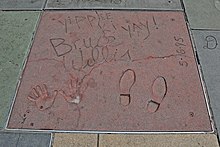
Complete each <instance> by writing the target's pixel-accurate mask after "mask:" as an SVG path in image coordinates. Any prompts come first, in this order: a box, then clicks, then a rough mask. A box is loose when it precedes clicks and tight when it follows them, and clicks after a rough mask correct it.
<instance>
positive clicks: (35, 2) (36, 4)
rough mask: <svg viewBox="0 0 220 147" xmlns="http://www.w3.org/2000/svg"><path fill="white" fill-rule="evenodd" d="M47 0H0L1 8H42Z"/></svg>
mask: <svg viewBox="0 0 220 147" xmlns="http://www.w3.org/2000/svg"><path fill="white" fill-rule="evenodd" d="M45 2H46V0H0V10H26V9H29V10H41V9H43V6H44V4H45Z"/></svg>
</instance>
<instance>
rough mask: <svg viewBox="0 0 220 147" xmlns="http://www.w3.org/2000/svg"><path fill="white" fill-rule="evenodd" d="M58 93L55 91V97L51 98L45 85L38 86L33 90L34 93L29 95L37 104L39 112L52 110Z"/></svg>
mask: <svg viewBox="0 0 220 147" xmlns="http://www.w3.org/2000/svg"><path fill="white" fill-rule="evenodd" d="M57 93H58V91H57V90H55V91H54V93H53V96H50V94H49V93H48V90H47V86H46V85H45V84H43V86H42V87H41V86H39V85H37V86H36V87H35V88H33V89H32V92H31V93H30V94H29V96H28V99H29V100H30V101H33V102H35V103H36V106H37V108H38V109H39V110H46V109H48V108H50V107H51V106H52V105H53V103H54V101H55V98H56V96H57Z"/></svg>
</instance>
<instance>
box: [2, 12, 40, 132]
mask: <svg viewBox="0 0 220 147" xmlns="http://www.w3.org/2000/svg"><path fill="white" fill-rule="evenodd" d="M38 17H39V13H38V12H0V26H1V27H0V32H1V33H0V44H1V46H0V52H1V54H0V101H1V103H0V128H2V127H4V125H5V122H6V119H7V117H8V112H9V109H10V106H11V103H12V99H13V97H14V94H15V89H16V85H17V82H18V79H19V76H20V73H21V69H22V65H23V63H24V60H25V57H26V56H27V52H28V50H29V46H30V43H31V39H32V37H33V33H34V31H35V27H36V23H37V20H38Z"/></svg>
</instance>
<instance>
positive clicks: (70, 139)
mask: <svg viewBox="0 0 220 147" xmlns="http://www.w3.org/2000/svg"><path fill="white" fill-rule="evenodd" d="M97 143H98V134H73V133H69V134H67V133H56V134H55V137H54V141H53V147H61V146H62V147H97Z"/></svg>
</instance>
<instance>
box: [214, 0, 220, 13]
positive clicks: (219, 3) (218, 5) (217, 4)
mask: <svg viewBox="0 0 220 147" xmlns="http://www.w3.org/2000/svg"><path fill="white" fill-rule="evenodd" d="M214 1H215V7H216V8H217V9H218V10H219V11H220V0H214Z"/></svg>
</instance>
